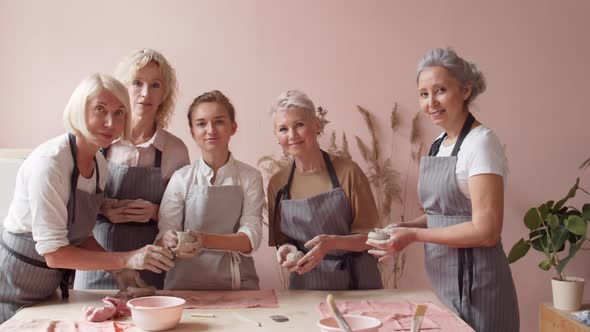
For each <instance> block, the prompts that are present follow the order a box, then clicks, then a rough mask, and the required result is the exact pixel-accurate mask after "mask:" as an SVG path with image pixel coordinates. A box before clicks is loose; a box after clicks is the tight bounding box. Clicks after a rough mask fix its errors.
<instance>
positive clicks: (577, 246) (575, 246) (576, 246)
mask: <svg viewBox="0 0 590 332" xmlns="http://www.w3.org/2000/svg"><path fill="white" fill-rule="evenodd" d="M582 243H583V242H580V243H572V244H570V250H569V254H568V255H567V257H566V258H564V259H562V260H561V261H560V262H559V264H558V265H557V267H556V268H555V269H556V270H557V273H559V274H561V273H562V271H563V269H564V268H565V266H566V265H567V263H568V262H569V261H570V260H571V259H572V258H574V256H575V255H576V253H577V252H578V250H579V249H580V247H582Z"/></svg>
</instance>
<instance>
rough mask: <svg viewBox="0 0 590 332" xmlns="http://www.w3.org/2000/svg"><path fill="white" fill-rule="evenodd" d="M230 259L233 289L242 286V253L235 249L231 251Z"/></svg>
mask: <svg viewBox="0 0 590 332" xmlns="http://www.w3.org/2000/svg"><path fill="white" fill-rule="evenodd" d="M230 259H231V264H230V273H231V289H240V288H242V280H241V276H240V262H241V261H242V259H241V258H240V254H238V253H237V252H235V251H232V252H231V253H230Z"/></svg>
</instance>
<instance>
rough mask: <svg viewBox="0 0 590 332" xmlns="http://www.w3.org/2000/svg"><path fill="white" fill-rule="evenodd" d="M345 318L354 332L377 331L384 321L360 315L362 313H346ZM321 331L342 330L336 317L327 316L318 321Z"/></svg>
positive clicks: (332, 331)
mask: <svg viewBox="0 0 590 332" xmlns="http://www.w3.org/2000/svg"><path fill="white" fill-rule="evenodd" d="M344 320H346V322H347V323H348V325H350V328H351V329H352V330H353V331H354V332H377V331H378V330H379V328H380V327H381V326H383V323H382V322H381V321H380V320H378V319H377V318H373V317H368V316H360V315H344ZM318 326H319V327H320V331H323V332H336V331H342V329H340V327H339V326H338V323H337V322H336V319H335V318H334V317H326V318H323V319H320V320H319V321H318Z"/></svg>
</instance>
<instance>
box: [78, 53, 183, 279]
mask: <svg viewBox="0 0 590 332" xmlns="http://www.w3.org/2000/svg"><path fill="white" fill-rule="evenodd" d="M115 77H117V78H118V79H120V80H121V82H123V84H125V85H126V87H127V91H128V93H129V97H130V98H131V118H130V120H131V121H130V122H131V125H130V127H131V128H130V132H129V135H128V136H127V137H122V138H121V139H118V140H116V141H114V142H113V144H112V145H110V146H109V147H107V148H106V149H105V150H104V151H103V153H104V155H105V157H106V160H107V161H108V170H109V171H108V173H109V176H108V179H107V185H106V190H105V195H106V199H105V201H104V203H103V204H102V207H101V211H100V213H101V214H100V215H99V217H98V221H97V224H96V228H95V229H94V236H95V237H96V240H97V241H98V243H100V244H101V245H102V246H103V247H104V248H105V249H106V250H107V251H129V250H135V249H137V248H141V247H142V246H144V245H146V244H151V243H153V242H154V240H155V238H156V235H157V234H158V211H159V207H160V202H161V200H162V196H163V194H164V191H165V190H166V186H167V185H168V181H169V180H170V178H171V177H172V174H173V173H174V172H175V171H176V170H177V169H179V168H182V167H183V166H185V165H188V164H189V156H188V149H187V148H186V145H185V144H184V142H183V141H182V140H181V139H180V138H178V137H176V136H175V135H173V134H171V133H170V132H168V131H167V130H166V129H164V128H166V126H167V124H168V120H169V119H170V116H171V115H172V112H173V110H174V104H175V101H176V90H177V83H176V74H175V71H174V68H172V66H171V65H170V64H169V63H168V61H167V60H166V58H164V56H163V55H162V54H161V53H159V52H157V51H154V50H152V49H141V50H139V51H136V52H134V53H132V54H131V55H130V56H129V57H127V58H125V59H124V60H123V61H122V62H121V63H120V64H119V66H118V67H117V70H116V72H115ZM140 274H141V277H142V279H144V280H145V282H146V283H147V284H148V285H151V286H154V287H156V288H158V289H162V287H163V285H164V275H163V274H157V273H154V272H152V271H141V272H140ZM74 288H76V289H85V288H90V289H115V288H117V283H116V281H115V279H114V278H113V277H112V275H111V274H110V273H108V272H107V271H78V272H77V273H76V280H75V283H74Z"/></svg>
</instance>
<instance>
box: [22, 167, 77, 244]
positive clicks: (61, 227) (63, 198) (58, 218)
mask: <svg viewBox="0 0 590 332" xmlns="http://www.w3.org/2000/svg"><path fill="white" fill-rule="evenodd" d="M31 166H32V167H31V168H30V169H28V172H27V176H26V179H25V180H24V181H25V182H26V187H27V194H28V196H29V202H30V211H31V232H32V234H33V240H34V241H35V242H36V244H35V249H36V250H37V252H38V253H39V254H40V255H45V254H47V253H50V252H54V251H56V250H58V249H59V248H61V247H65V246H68V245H69V244H70V241H69V240H68V228H67V225H68V209H67V201H68V195H69V194H70V193H69V187H68V186H69V182H70V181H69V180H68V181H66V180H65V179H64V178H63V175H62V174H61V173H60V172H59V169H58V167H57V165H56V163H55V162H52V161H51V160H41V161H40V162H36V163H34V165H31Z"/></svg>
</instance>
